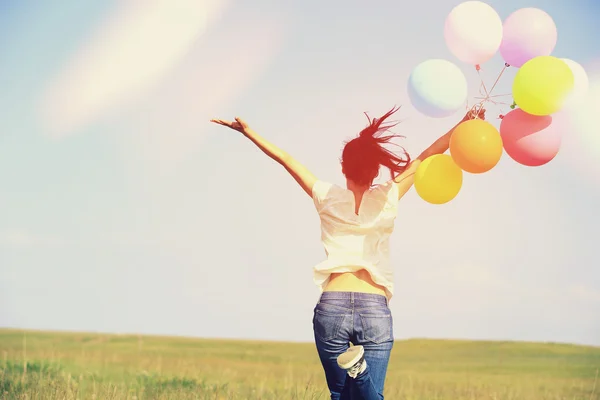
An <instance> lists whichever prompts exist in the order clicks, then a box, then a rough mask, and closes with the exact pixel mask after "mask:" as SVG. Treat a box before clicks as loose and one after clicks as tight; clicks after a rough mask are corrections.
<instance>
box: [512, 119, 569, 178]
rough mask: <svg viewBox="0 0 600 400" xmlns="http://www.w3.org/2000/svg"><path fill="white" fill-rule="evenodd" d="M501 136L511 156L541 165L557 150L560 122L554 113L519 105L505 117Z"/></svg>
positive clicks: (521, 162) (530, 164) (531, 164)
mask: <svg viewBox="0 0 600 400" xmlns="http://www.w3.org/2000/svg"><path fill="white" fill-rule="evenodd" d="M500 136H502V143H503V146H504V150H505V151H506V154H508V155H509V156H510V158H512V159H513V160H515V161H516V162H518V163H519V164H522V165H526V166H528V167H539V166H540V165H544V164H546V163H548V162H550V161H552V159H554V157H556V155H557V154H558V150H559V149H560V144H561V138H562V132H561V124H559V123H557V121H556V117H555V116H552V115H545V116H537V115H531V114H527V113H526V112H525V111H523V110H521V109H520V108H517V109H514V110H512V111H511V112H509V113H508V114H506V115H505V116H504V118H503V119H502V122H501V123H500Z"/></svg>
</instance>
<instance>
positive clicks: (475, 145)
mask: <svg viewBox="0 0 600 400" xmlns="http://www.w3.org/2000/svg"><path fill="white" fill-rule="evenodd" d="M450 155H451V156H452V159H453V160H454V162H455V163H456V165H458V166H459V167H460V168H461V169H462V170H463V171H467V172H470V173H472V174H481V173H483V172H487V171H489V170H490V169H492V168H494V167H495V166H496V164H498V161H500V157H502V137H501V136H500V132H498V129H496V128H494V126H493V125H492V124H490V123H489V122H486V121H484V120H481V119H472V120H470V121H465V122H463V123H462V124H460V125H458V126H457V127H456V129H454V132H452V136H451V137H450Z"/></svg>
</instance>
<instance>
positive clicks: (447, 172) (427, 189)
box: [415, 154, 463, 204]
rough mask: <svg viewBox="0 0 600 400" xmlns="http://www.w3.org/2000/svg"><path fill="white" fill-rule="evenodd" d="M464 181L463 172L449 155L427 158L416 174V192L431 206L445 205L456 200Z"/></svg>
mask: <svg viewBox="0 0 600 400" xmlns="http://www.w3.org/2000/svg"><path fill="white" fill-rule="evenodd" d="M462 181H463V172H462V170H461V169H460V168H459V167H458V166H457V165H456V164H455V163H454V161H453V160H452V157H450V156H449V155H447V154H436V155H434V156H431V157H428V158H426V159H425V160H423V162H422V163H421V164H420V165H419V167H418V168H417V171H416V172H415V190H416V191H417V194H418V195H419V196H420V197H421V198H422V199H423V200H425V201H426V202H428V203H431V204H444V203H447V202H449V201H450V200H452V199H453V198H455V197H456V195H457V194H458V192H460V188H461V186H462Z"/></svg>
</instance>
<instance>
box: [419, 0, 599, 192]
mask: <svg viewBox="0 0 600 400" xmlns="http://www.w3.org/2000/svg"><path fill="white" fill-rule="evenodd" d="M444 36H445V41H446V45H447V46H448V48H449V49H450V51H451V52H452V54H453V55H454V56H455V57H457V58H458V59H459V60H460V61H462V62H464V63H467V64H470V65H473V66H475V67H476V69H477V70H478V71H479V69H480V65H481V64H483V63H485V62H486V61H489V60H490V59H491V58H492V57H493V56H494V55H495V54H496V53H497V52H498V51H499V52H500V54H501V56H502V58H503V59H504V61H505V65H504V68H503V69H502V72H501V73H500V76H501V75H502V73H503V72H504V70H505V69H506V68H508V67H514V68H519V71H518V72H517V74H516V76H515V78H514V81H513V85H512V95H513V98H514V103H513V106H512V107H511V108H512V111H510V112H509V113H507V114H506V115H501V123H500V129H499V130H498V129H497V128H496V127H494V126H493V125H492V124H491V123H489V122H487V121H483V120H480V119H474V120H470V121H466V122H463V123H461V124H460V125H458V127H456V129H455V130H454V132H453V133H452V137H451V140H450V155H445V154H441V155H435V156H432V157H430V158H428V159H426V160H424V162H422V163H421V165H420V166H419V168H418V169H417V172H416V174H415V189H416V191H417V193H418V194H419V196H420V197H421V198H423V199H424V200H425V201H427V202H429V203H433V204H443V203H447V202H449V201H450V200H452V199H453V198H455V197H456V195H457V194H458V193H459V191H460V189H461V187H462V181H463V171H466V172H470V173H473V174H480V173H484V172H487V171H489V170H491V169H492V168H494V166H496V164H497V163H498V162H499V161H500V158H501V157H502V153H503V151H506V153H507V154H508V155H509V156H510V157H511V158H512V159H513V160H514V161H516V162H517V163H519V164H522V165H526V166H540V165H544V164H546V163H548V162H549V161H551V160H552V159H553V158H554V157H555V156H556V154H557V153H558V150H559V147H560V143H561V133H562V132H561V128H562V127H561V125H560V124H558V123H555V119H556V116H557V113H560V112H561V110H563V109H564V108H565V107H576V106H577V104H579V103H578V102H580V101H581V99H582V98H583V97H584V96H585V92H586V91H587V87H588V86H589V83H588V78H587V74H586V72H585V70H584V69H583V67H582V66H581V65H579V64H578V63H576V62H575V61H572V60H569V59H559V58H556V57H554V56H551V54H552V52H553V51H554V47H555V46H556V42H557V31H556V25H555V23H554V21H553V19H552V18H551V17H550V16H549V15H548V14H547V13H546V12H544V11H542V10H540V9H537V8H522V9H519V10H517V11H515V12H513V13H512V14H511V15H510V16H509V17H508V18H507V19H506V20H505V21H504V22H502V20H501V19H500V16H499V15H498V13H497V12H496V11H495V10H494V9H493V8H492V7H491V6H489V5H488V4H486V3H483V2H481V1H467V2H464V3H461V4H459V5H458V6H456V7H455V8H454V9H453V10H452V11H451V12H450V14H449V15H448V17H447V18H446V24H445V29H444ZM500 76H499V77H498V78H500ZM497 82H498V80H497V81H496V83H497ZM495 86H496V84H494V86H493V87H492V88H491V89H490V90H489V91H488V90H487V88H486V89H485V91H486V93H485V97H484V98H483V100H481V101H480V102H479V104H476V105H475V107H481V106H483V105H485V103H486V102H487V101H490V100H491V97H492V92H493V90H494V87H495ZM484 87H485V86H484ZM408 95H409V98H410V100H411V102H412V104H413V106H414V107H415V108H416V109H417V110H418V111H419V112H421V113H422V114H425V115H427V116H430V117H434V118H444V117H448V116H451V115H453V114H455V113H456V112H458V111H459V110H460V109H461V108H463V107H465V105H466V103H467V96H468V86H467V79H466V78H465V75H464V74H463V72H462V71H461V69H460V68H459V67H458V66H457V65H455V64H454V63H452V62H450V61H447V60H442V59H433V60H428V61H425V62H423V63H421V64H419V65H418V66H417V67H416V68H415V69H414V70H413V71H412V73H411V75H410V77H409V82H408ZM517 106H518V108H517Z"/></svg>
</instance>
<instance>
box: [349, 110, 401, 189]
mask: <svg viewBox="0 0 600 400" xmlns="http://www.w3.org/2000/svg"><path fill="white" fill-rule="evenodd" d="M399 109H400V107H394V108H392V109H391V110H389V111H388V112H387V113H385V114H384V115H382V116H381V117H380V118H373V119H371V118H370V117H369V115H368V114H367V113H365V115H366V116H367V119H368V121H369V125H368V126H367V127H366V128H364V129H363V130H362V131H361V132H360V134H359V136H358V137H356V138H354V139H352V140H350V141H349V142H347V143H346V145H345V146H344V150H343V151H342V165H343V170H344V175H345V176H346V178H348V179H351V180H353V181H354V182H356V183H357V184H361V185H371V184H372V182H373V180H374V179H375V178H376V177H377V175H378V174H379V168H380V166H384V167H386V168H387V169H389V170H390V174H391V177H392V179H393V178H396V177H397V176H398V175H399V174H401V173H402V172H403V171H404V170H405V169H406V167H407V166H408V164H410V161H411V159H410V155H409V154H408V153H407V152H406V150H405V149H404V148H402V147H401V149H402V152H403V153H404V154H403V156H404V157H402V156H398V155H396V154H394V153H393V152H392V151H390V150H388V149H386V148H385V147H384V145H386V144H390V142H391V140H392V139H394V138H402V137H403V136H401V135H396V134H392V133H389V130H390V129H391V128H393V127H395V126H396V125H398V122H396V123H386V120H387V119H388V118H389V117H390V116H391V115H392V114H394V113H395V112H396V111H398V110H399ZM385 133H388V134H385Z"/></svg>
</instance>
